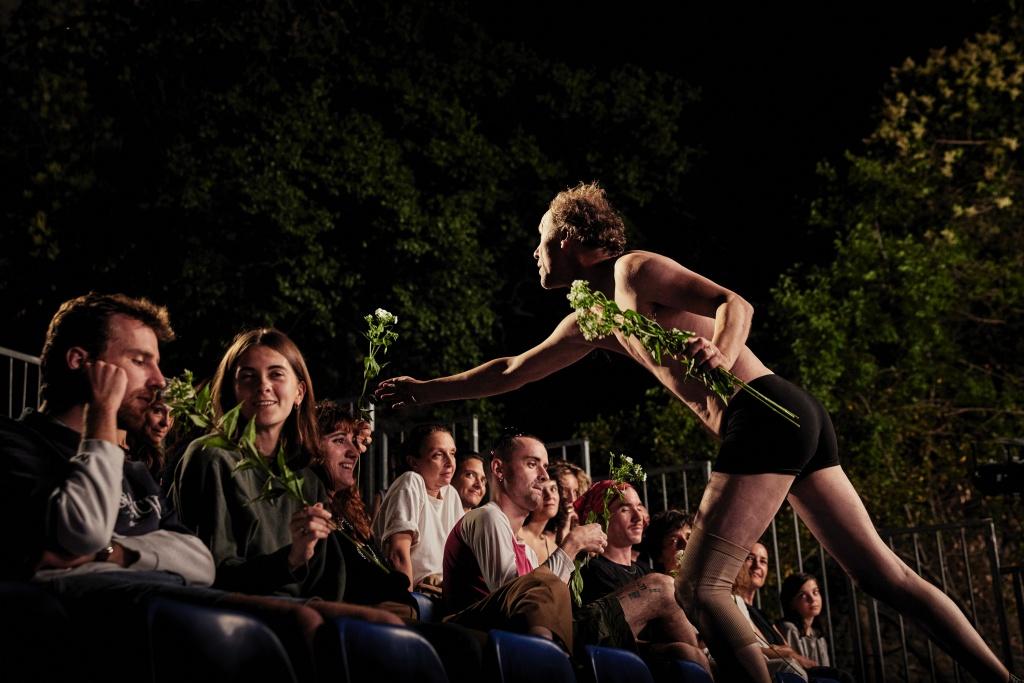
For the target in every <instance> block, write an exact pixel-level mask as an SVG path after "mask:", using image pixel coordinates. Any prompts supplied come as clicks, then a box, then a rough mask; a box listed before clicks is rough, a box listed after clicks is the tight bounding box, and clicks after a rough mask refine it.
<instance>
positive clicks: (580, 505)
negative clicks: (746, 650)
mask: <svg viewBox="0 0 1024 683" xmlns="http://www.w3.org/2000/svg"><path fill="white" fill-rule="evenodd" d="M613 486H615V487H616V488H617V489H618V495H617V496H615V497H614V498H613V499H612V501H611V503H610V504H609V505H608V511H609V513H610V516H609V518H608V545H607V547H606V548H605V550H604V552H603V553H602V554H600V555H597V556H595V557H592V558H590V561H589V562H588V563H587V564H586V565H584V567H583V568H582V570H581V576H582V578H583V593H582V595H581V597H582V602H583V605H584V607H585V606H586V605H590V604H593V603H595V602H596V601H598V600H600V599H602V598H604V597H605V596H609V595H614V596H616V597H617V598H618V599H619V600H620V601H621V603H622V609H623V611H624V613H625V614H626V618H627V621H629V622H630V624H631V626H632V627H633V637H634V638H635V639H636V641H637V644H639V645H641V646H642V647H641V650H642V651H645V652H647V653H650V654H660V655H667V656H672V657H675V658H679V659H688V660H690V661H693V662H696V663H698V664H700V666H702V667H703V668H704V669H705V670H708V660H707V658H706V657H705V656H704V653H703V651H702V650H701V648H700V647H699V646H698V644H697V632H696V630H695V629H694V628H693V626H692V625H691V624H690V622H689V621H688V620H687V618H686V615H685V614H684V613H683V610H682V609H681V608H680V607H679V605H677V604H676V601H675V598H674V597H673V595H671V594H670V595H663V596H661V599H660V600H657V599H654V600H648V601H647V604H646V605H645V606H644V608H643V611H642V616H640V617H638V618H631V617H633V614H632V610H633V609H634V608H635V606H634V605H632V604H631V601H632V600H634V597H633V595H634V591H636V589H637V587H638V586H643V585H647V584H649V583H654V582H657V583H659V584H666V585H671V584H672V580H671V579H670V578H669V577H668V576H666V575H664V574H661V573H652V572H650V571H649V570H647V569H645V568H643V567H641V566H640V565H638V564H636V563H635V562H634V561H633V559H632V550H633V546H634V545H636V544H637V543H639V542H640V540H641V539H642V538H643V532H644V527H645V525H646V515H645V512H646V511H645V509H644V506H643V504H642V503H641V502H640V497H639V496H638V495H637V492H636V489H634V488H633V487H632V486H631V485H630V484H628V483H622V484H619V485H617V486H616V484H615V483H614V482H612V481H610V480H604V481H599V482H597V483H595V484H594V485H593V486H591V487H590V489H589V490H588V491H587V493H586V494H584V495H583V496H582V497H581V498H580V499H579V500H577V501H576V506H575V507H576V514H578V515H579V516H580V518H581V519H587V517H588V516H589V515H590V513H591V512H594V513H595V514H596V515H597V516H598V517H601V516H602V512H603V509H604V504H605V493H606V491H607V490H608V489H610V488H612V487H613ZM658 595H660V594H659V593H656V592H653V591H652V593H651V596H652V597H656V596H658ZM641 631H642V633H641ZM641 637H642V638H643V640H641ZM621 646H622V645H620V647H621ZM633 649H635V647H634V648H633Z"/></svg>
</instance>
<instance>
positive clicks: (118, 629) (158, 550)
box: [0, 293, 400, 681]
mask: <svg viewBox="0 0 1024 683" xmlns="http://www.w3.org/2000/svg"><path fill="white" fill-rule="evenodd" d="M173 336H174V333H173V331H172V330H171V327H170V324H169V321H168V315H167V311H166V309H164V308H163V307H161V306H155V305H154V304H152V303H150V302H149V301H147V300H145V299H133V298H130V297H127V296H125V295H123V294H112V295H101V294H96V293H90V294H87V295H85V296H80V297H78V298H75V299H72V300H70V301H67V302H65V303H64V304H63V305H61V307H60V309H59V310H58V311H57V313H56V315H54V317H53V320H52V321H51V322H50V326H49V329H48V330H47V333H46V340H45V343H44V345H43V351H42V354H41V373H42V399H43V403H42V406H41V408H40V409H39V411H35V410H31V409H29V410H26V411H25V413H24V414H23V415H22V416H21V418H20V419H18V420H10V419H7V418H0V525H2V536H3V538H4V546H3V552H2V555H0V581H4V582H10V583H6V584H5V589H6V588H12V587H16V586H18V584H17V583H16V582H19V581H27V580H31V581H33V582H35V583H36V584H37V585H39V586H41V587H43V588H44V589H45V590H46V591H47V592H48V593H50V594H51V595H53V596H55V597H56V598H58V600H59V604H60V608H59V609H60V610H64V612H65V613H66V614H65V619H64V620H61V621H60V622H59V623H57V622H55V621H53V620H46V621H44V620H42V619H37V618H35V617H34V616H33V613H32V611H31V609H32V607H34V605H30V607H29V609H26V610H21V612H20V613H19V612H18V611H16V610H14V609H11V603H9V602H7V601H5V604H4V609H3V610H0V615H2V616H3V619H2V620H0V647H3V651H2V652H0V660H2V661H3V663H4V667H5V668H4V671H5V672H6V673H10V672H13V671H16V670H19V669H25V668H27V667H32V668H34V669H35V674H36V675H37V676H40V679H39V680H48V679H51V680H57V679H58V678H65V677H66V678H71V677H72V676H80V674H81V672H82V671H102V672H103V677H104V680H106V681H135V680H139V679H140V678H147V677H148V676H149V675H150V672H149V662H148V647H149V644H148V643H147V633H148V630H147V628H146V609H145V608H146V604H147V601H148V599H149V598H151V597H154V596H164V597H170V598H172V599H174V600H178V601H186V602H190V603H194V604H200V605H214V606H219V607H227V608H232V609H239V610H243V611H246V612H249V613H253V614H255V615H257V616H258V617H259V618H260V619H261V620H263V621H264V622H265V623H266V624H267V625H268V626H270V627H271V628H272V629H273V630H274V631H275V633H276V634H277V635H278V637H279V638H280V639H281V642H282V644H283V645H284V647H285V649H286V650H287V651H288V653H289V656H290V659H291V661H292V665H293V667H294V668H295V671H296V673H297V675H298V677H299V678H300V680H313V679H314V677H315V671H314V670H313V661H314V658H315V654H314V652H313V643H314V639H315V638H316V634H317V631H318V630H319V629H320V628H321V626H322V625H323V623H324V622H323V619H321V618H320V616H319V615H318V614H317V613H316V612H314V611H313V610H312V609H310V608H309V607H306V606H305V605H300V604H297V603H294V602H287V601H282V600H277V599H274V598H270V597H264V596H250V595H239V594H233V593H225V592H223V591H218V590H213V589H210V588H207V586H209V585H210V584H211V583H212V582H213V579H214V564H213V558H212V557H211V555H210V552H209V550H207V548H206V546H205V545H203V543H202V541H201V540H199V538H197V537H196V536H193V535H192V534H191V533H189V532H188V530H187V529H185V528H184V527H183V526H181V525H180V524H179V522H178V520H177V516H176V515H175V513H174V510H173V509H172V507H171V506H170V505H169V504H168V502H167V500H166V499H165V498H164V497H163V496H162V495H161V494H160V490H159V487H158V486H157V483H156V481H155V480H154V479H153V477H152V476H151V475H150V473H149V471H148V469H147V467H146V465H145V463H142V462H128V461H126V460H125V454H124V451H123V450H122V449H121V448H120V447H119V446H118V443H119V438H118V429H124V430H127V431H129V432H135V433H137V432H139V431H141V430H142V428H143V424H144V419H145V414H146V411H147V410H148V409H149V407H150V406H151V405H152V403H153V401H154V400H155V399H156V397H157V394H158V392H159V391H160V389H161V388H162V387H163V385H164V377H163V375H162V374H161V372H160V367H159V361H160V349H159V342H161V341H169V340H171V339H172V338H173ZM29 593H30V591H29V590H28V588H27V587H22V588H21V590H20V591H18V590H17V589H14V590H13V591H12V597H13V600H15V601H18V600H24V599H25V598H24V596H25V595H27V594H29ZM5 595H6V593H5ZM8 599H11V598H8ZM346 607H347V608H348V609H349V611H350V615H351V616H357V617H362V618H367V619H373V620H377V621H383V622H385V623H400V622H399V620H398V619H397V618H395V617H393V616H392V615H390V614H386V613H383V612H379V611H378V610H372V609H370V608H366V607H358V606H346ZM68 617H69V619H68ZM62 629H71V631H68V632H66V633H62V632H61V630H62ZM53 642H59V643H60V644H61V647H62V648H63V650H62V651H61V653H60V654H61V656H58V657H52V656H50V649H49V648H52V644H53ZM40 648H47V649H42V650H41V649H40ZM54 669H66V670H61V671H55V670H54ZM65 674H66V675H65Z"/></svg>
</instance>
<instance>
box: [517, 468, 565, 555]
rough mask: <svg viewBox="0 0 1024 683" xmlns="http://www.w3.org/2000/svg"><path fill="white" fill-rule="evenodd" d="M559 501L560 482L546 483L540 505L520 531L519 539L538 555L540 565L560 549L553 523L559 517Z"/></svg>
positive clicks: (548, 481) (550, 481)
mask: <svg viewBox="0 0 1024 683" xmlns="http://www.w3.org/2000/svg"><path fill="white" fill-rule="evenodd" d="M559 501H560V498H559V495H558V482H556V481H554V480H552V479H548V480H547V481H546V482H544V486H543V489H542V494H541V499H540V505H538V506H537V509H536V510H534V511H533V512H531V513H530V514H529V515H528V516H527V517H526V521H525V522H523V528H522V529H520V531H519V538H521V539H522V540H523V541H525V542H526V545H528V546H530V547H531V548H533V552H534V553H536V554H537V563H538V564H543V563H544V562H546V561H547V559H548V557H550V556H551V553H552V552H553V551H554V549H555V548H557V547H558V542H557V540H556V538H555V537H556V534H555V531H554V528H553V524H552V522H554V520H555V519H556V517H557V516H558V510H559V508H560V507H561V505H560V502H559Z"/></svg>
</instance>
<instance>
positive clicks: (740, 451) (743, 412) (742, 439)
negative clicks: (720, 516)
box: [714, 375, 839, 480]
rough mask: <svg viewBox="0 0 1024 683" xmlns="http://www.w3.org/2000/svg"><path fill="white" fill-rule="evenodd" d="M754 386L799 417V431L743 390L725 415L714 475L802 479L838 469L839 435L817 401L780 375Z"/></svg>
mask: <svg viewBox="0 0 1024 683" xmlns="http://www.w3.org/2000/svg"><path fill="white" fill-rule="evenodd" d="M750 386H751V387H753V388H754V389H757V390H758V391H760V392H761V393H762V394H764V395H765V396H767V397H768V398H770V399H772V400H773V401H775V402H776V403H778V404H779V405H781V406H783V407H785V408H788V409H789V410H791V411H793V412H794V413H796V414H797V415H798V416H799V417H800V426H799V427H796V426H795V425H794V424H793V423H792V422H790V421H789V420H787V419H786V418H784V417H783V416H782V415H779V414H778V413H776V412H775V411H774V410H772V409H771V408H769V407H768V406H766V405H764V404H763V403H761V402H760V401H759V400H758V399H756V398H754V397H753V396H752V395H750V393H748V392H747V391H745V390H740V392H739V393H738V394H736V395H735V396H733V398H732V400H731V401H730V402H729V407H728V408H726V409H725V414H724V415H723V416H722V429H721V434H722V445H721V448H720V449H719V451H718V458H717V459H716V460H715V465H714V471H715V472H723V473H725V474H765V473H777V474H792V475H795V476H796V478H797V479H798V480H799V479H802V478H803V477H806V476H807V475H808V474H810V473H811V472H815V471H817V470H821V469H824V468H826V467H833V466H835V465H838V464H839V447H838V445H837V444H836V432H835V429H833V428H832V420H831V419H830V418H829V416H828V412H827V411H826V410H825V407H824V406H823V405H821V402H820V401H818V399H816V398H814V397H813V396H811V395H810V394H809V393H807V392H806V391H804V390H803V389H801V388H800V387H798V386H796V385H795V384H793V383H791V382H788V381H786V380H784V379H783V378H781V377H779V376H778V375H765V376H764V377H758V378H757V379H755V380H754V381H753V382H750Z"/></svg>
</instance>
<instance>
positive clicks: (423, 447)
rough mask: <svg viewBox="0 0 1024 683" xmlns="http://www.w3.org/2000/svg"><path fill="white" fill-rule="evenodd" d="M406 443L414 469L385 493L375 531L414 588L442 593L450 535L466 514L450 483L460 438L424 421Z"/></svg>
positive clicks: (385, 549) (375, 523)
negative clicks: (446, 540)
mask: <svg viewBox="0 0 1024 683" xmlns="http://www.w3.org/2000/svg"><path fill="white" fill-rule="evenodd" d="M404 446H405V460H406V464H407V465H408V466H409V471H408V472H406V473H405V474H402V475H401V476H399V477H398V478H397V479H395V481H394V482H393V483H392V484H391V486H390V487H389V488H388V490H387V493H386V494H385V495H384V500H383V501H381V506H380V510H379V511H378V512H377V516H376V518H375V519H374V520H373V535H374V537H375V538H377V539H378V540H379V541H380V543H381V545H382V546H383V548H384V552H385V553H386V554H387V556H388V558H389V559H390V560H391V562H392V564H394V565H395V568H396V569H398V570H399V571H401V572H403V573H405V575H406V576H408V577H409V582H410V585H411V586H413V587H414V590H417V591H420V592H422V593H425V594H427V595H431V596H436V597H438V598H440V595H441V572H442V559H443V556H444V544H445V539H447V538H448V533H449V532H450V531H451V530H452V527H453V526H455V523H456V522H457V521H458V520H459V519H460V518H461V517H462V515H463V514H464V513H463V511H462V500H461V499H460V498H459V494H458V492H457V491H456V490H455V489H454V488H453V487H452V485H451V481H452V475H454V474H455V439H454V437H452V433H451V432H450V431H449V430H448V428H447V427H445V426H444V425H440V424H427V425H419V426H417V427H414V428H413V430H412V432H411V433H410V434H409V438H408V439H407V440H406V442H405V444H404Z"/></svg>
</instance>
